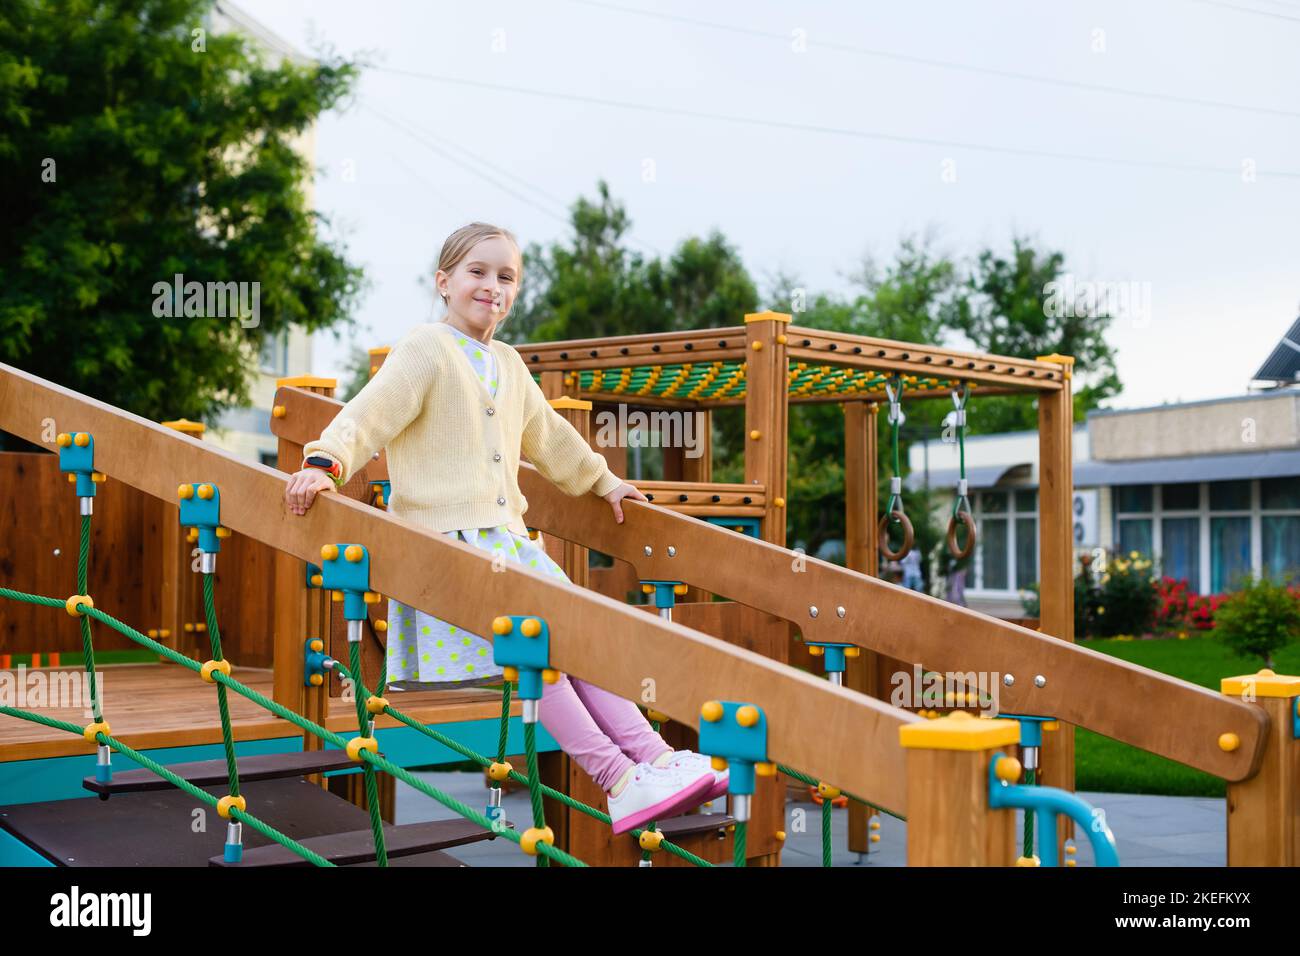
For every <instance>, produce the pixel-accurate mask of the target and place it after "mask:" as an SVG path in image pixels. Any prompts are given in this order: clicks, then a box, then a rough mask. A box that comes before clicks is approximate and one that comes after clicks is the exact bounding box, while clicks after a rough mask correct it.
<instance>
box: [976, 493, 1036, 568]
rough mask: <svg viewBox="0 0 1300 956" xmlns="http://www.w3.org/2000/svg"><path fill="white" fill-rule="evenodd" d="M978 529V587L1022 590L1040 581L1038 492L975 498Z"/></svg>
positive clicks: (983, 495)
mask: <svg viewBox="0 0 1300 956" xmlns="http://www.w3.org/2000/svg"><path fill="white" fill-rule="evenodd" d="M974 504H975V523H976V527H977V528H978V529H979V535H978V537H977V543H976V549H975V568H974V570H975V585H974V587H975V588H976V589H978V590H983V591H1017V590H1023V589H1025V588H1027V587H1029V586H1030V585H1032V584H1034V583H1036V582H1037V581H1038V492H1037V491H1035V490H1034V489H1020V490H1017V491H1015V492H1009V491H984V492H980V493H979V494H978V495H975V496H974Z"/></svg>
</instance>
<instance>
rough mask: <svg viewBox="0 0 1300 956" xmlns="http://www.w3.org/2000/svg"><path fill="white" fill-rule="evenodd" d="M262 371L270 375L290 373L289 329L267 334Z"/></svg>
mask: <svg viewBox="0 0 1300 956" xmlns="http://www.w3.org/2000/svg"><path fill="white" fill-rule="evenodd" d="M261 366H262V371H263V372H265V373H266V374H268V375H278V376H281V377H283V376H285V375H288V374H289V331H288V330H287V329H286V330H285V331H283V332H280V333H279V334H277V335H270V336H267V337H266V338H265V339H264V340H263V342H262V357H261Z"/></svg>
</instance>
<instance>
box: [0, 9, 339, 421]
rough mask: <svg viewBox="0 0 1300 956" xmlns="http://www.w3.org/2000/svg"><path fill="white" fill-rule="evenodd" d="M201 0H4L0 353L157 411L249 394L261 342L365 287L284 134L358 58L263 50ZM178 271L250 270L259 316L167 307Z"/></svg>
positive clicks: (201, 413)
mask: <svg viewBox="0 0 1300 956" xmlns="http://www.w3.org/2000/svg"><path fill="white" fill-rule="evenodd" d="M211 9H212V0H111V2H110V0H11V2H9V3H6V4H4V5H3V6H0V111H3V117H4V121H3V123H2V124H0V178H2V179H3V181H4V183H5V186H6V190H5V192H6V197H5V202H4V203H3V204H0V208H2V209H3V211H2V212H0V222H3V227H2V228H0V360H3V361H5V362H9V363H12V364H14V365H18V366H20V367H22V368H24V369H26V370H29V371H31V372H33V373H35V374H37V375H40V376H42V377H44V378H48V379H52V380H54V381H56V382H58V383H60V384H62V385H65V386H68V387H70V388H74V389H76V390H78V391H81V392H85V393H87V394H90V395H92V396H94V397H96V398H98V399H101V400H104V401H106V402H109V403H111V404H113V405H117V406H120V407H122V408H125V409H128V410H130V411H132V412H135V413H137V414H140V415H143V416H146V417H148V418H153V419H161V418H175V417H179V416H185V417H188V418H192V419H211V418H213V417H214V416H215V415H216V414H218V413H220V412H221V411H223V410H224V409H226V408H229V407H232V406H238V405H242V404H246V403H247V401H248V382H247V377H248V372H249V371H251V369H252V368H253V367H254V363H255V361H256V357H257V355H258V353H259V351H260V349H261V346H262V344H263V342H264V340H266V339H268V338H269V337H273V336H276V335H277V334H279V333H280V332H282V331H283V330H284V329H286V328H287V327H288V326H291V325H296V326H299V327H302V328H304V329H307V330H316V329H326V328H331V327H334V326H336V325H337V324H339V323H344V324H347V323H349V322H350V321H351V320H350V318H349V312H350V309H351V307H352V306H353V305H354V302H355V298H356V296H357V295H358V294H359V291H360V286H361V273H360V270H359V269H357V268H356V267H354V266H352V265H350V264H349V263H348V262H347V260H346V259H345V257H344V251H343V249H342V246H341V244H339V243H338V242H337V240H333V241H332V240H330V239H328V238H325V237H323V236H322V235H321V231H322V230H321V227H322V220H321V217H320V216H318V215H317V214H316V213H315V212H313V211H312V210H311V209H310V208H309V207H308V205H307V201H306V197H305V194H304V189H303V186H304V183H305V182H307V181H308V180H309V179H310V177H311V174H312V170H311V169H310V168H309V166H308V164H307V162H306V161H305V160H304V159H303V158H302V157H301V156H300V155H299V154H298V153H297V152H296V151H295V150H294V145H293V144H294V140H295V138H296V137H298V136H299V135H300V134H302V133H303V132H304V131H306V130H307V129H308V128H309V127H310V126H311V125H312V123H313V122H314V121H315V119H316V118H317V117H318V116H319V115H320V114H321V113H322V112H324V111H326V110H329V109H331V108H332V107H333V106H334V105H335V104H336V103H338V101H339V100H340V98H341V97H343V96H344V95H345V94H346V93H347V92H348V90H349V88H350V86H351V84H352V82H353V79H354V77H355V73H356V71H355V68H354V66H353V65H351V64H349V63H346V62H343V61H340V60H336V59H327V60H325V61H322V62H319V63H312V64H310V65H299V64H297V63H294V62H290V61H284V62H280V63H270V62H266V61H264V60H263V59H262V58H261V56H260V54H259V53H258V52H257V51H256V50H255V49H254V48H253V47H252V46H251V45H250V43H249V42H248V41H246V40H245V39H244V38H242V37H240V36H238V35H233V34H224V35H214V34H212V33H211V32H210V31H208V27H209V26H210V23H209V21H208V20H207V16H208V14H209V13H210V11H211ZM196 31H204V32H196ZM178 273H179V274H182V275H183V276H184V280H185V281H186V282H192V281H197V282H201V283H204V284H205V285H206V283H209V282H212V283H228V282H233V283H247V284H248V285H246V286H245V287H244V290H245V293H246V298H245V306H246V307H247V306H251V304H252V303H253V302H254V301H256V302H257V306H258V308H257V312H256V319H257V324H256V325H255V326H254V325H253V318H254V316H253V315H250V314H247V313H246V314H245V315H244V316H242V317H241V316H239V315H233V316H232V315H229V314H227V315H226V316H224V317H221V316H216V315H213V314H211V313H212V312H214V311H216V310H215V309H212V308H211V306H212V305H214V304H215V300H214V301H213V302H209V301H207V297H206V295H205V296H204V302H203V304H202V305H199V304H198V302H195V303H193V304H192V307H191V309H189V310H188V311H201V312H203V313H204V314H200V315H194V314H190V315H187V314H185V312H186V311H187V309H186V308H185V307H184V303H183V302H182V303H176V304H175V310H174V311H179V313H180V314H173V315H172V316H171V317H165V316H159V315H158V314H157V312H158V311H162V309H163V307H164V304H166V305H170V304H171V303H170V301H169V300H170V296H168V295H167V294H165V293H162V294H161V297H160V292H159V291H157V290H156V289H155V286H156V285H158V284H159V283H166V284H171V283H172V282H173V277H174V276H175V275H176V274H178ZM255 282H256V283H258V287H257V298H256V299H254V298H253V294H254V293H253V287H252V283H255ZM223 304H224V303H223ZM232 305H233V303H232ZM232 311H233V310H232ZM249 311H250V312H251V311H252V310H251V309H250V310H249ZM246 326H247V327H246Z"/></svg>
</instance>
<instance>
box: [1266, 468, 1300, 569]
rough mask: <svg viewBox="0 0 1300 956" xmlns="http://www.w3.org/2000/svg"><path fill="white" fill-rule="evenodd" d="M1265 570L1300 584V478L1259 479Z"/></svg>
mask: <svg viewBox="0 0 1300 956" xmlns="http://www.w3.org/2000/svg"><path fill="white" fill-rule="evenodd" d="M1259 509H1260V532H1261V534H1260V537H1261V539H1262V541H1261V543H1262V554H1261V555H1260V558H1261V564H1262V571H1263V573H1264V574H1266V575H1267V576H1268V577H1270V578H1272V579H1273V580H1275V581H1284V582H1286V583H1287V584H1300V480H1298V479H1296V478H1265V479H1262V480H1261V481H1260V483H1259Z"/></svg>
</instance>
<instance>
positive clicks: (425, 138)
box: [362, 104, 663, 256]
mask: <svg viewBox="0 0 1300 956" xmlns="http://www.w3.org/2000/svg"><path fill="white" fill-rule="evenodd" d="M362 108H363V109H365V110H366V111H367V112H369V113H372V114H374V116H375V117H376V118H377V119H380V120H382V121H383V122H385V123H387V124H388V125H389V126H392V127H393V128H394V129H396V130H398V131H399V132H402V133H405V134H406V135H407V136H409V137H411V138H412V139H414V140H415V141H416V142H418V143H420V145H422V146H424V147H425V148H426V149H429V150H432V151H433V152H435V153H437V154H438V155H439V156H442V157H443V158H444V159H446V160H448V161H449V162H452V163H454V164H455V165H457V166H459V167H460V168H462V169H465V170H467V171H469V172H470V173H472V174H473V175H475V176H478V177H479V178H480V179H482V180H484V181H485V182H487V183H490V184H491V185H493V186H496V187H497V188H498V189H500V190H502V191H504V192H506V193H508V194H510V195H511V196H513V197H514V198H516V199H518V200H519V201H520V202H523V203H526V204H527V205H529V206H532V207H533V208H534V209H536V210H538V211H539V212H541V213H543V214H544V215H546V216H549V217H550V218H551V219H554V220H556V221H557V222H561V223H563V224H564V225H565V226H569V227H572V226H573V222H572V220H571V219H570V218H569V217H568V216H567V215H564V214H560V213H556V212H553V211H552V210H550V209H548V208H546V207H545V206H543V205H542V204H541V203H539V202H537V201H535V200H534V199H532V198H530V197H529V196H526V195H524V194H523V193H521V192H518V191H517V190H515V189H512V188H511V187H510V186H507V185H504V184H502V183H500V182H498V181H497V180H495V179H493V178H492V177H491V176H489V175H487V174H486V173H484V172H483V171H482V170H480V169H477V168H475V167H474V166H473V165H471V164H469V163H466V162H464V161H463V160H460V159H458V158H456V157H455V156H453V155H451V154H450V153H449V152H448V151H447V149H446V148H444V147H443V146H439V145H438V144H437V143H436V142H435V141H433V140H434V139H435V138H434V137H433V136H432V134H430V133H427V132H423V134H422V131H421V130H419V128H418V127H415V126H414V125H413V124H411V123H409V122H404V121H399V120H396V119H393V118H392V117H389V116H387V115H385V114H384V113H382V112H381V111H379V110H377V109H375V108H374V107H373V106H370V105H369V104H365V105H363V107H362ZM448 145H450V144H448ZM455 148H457V149H460V150H461V151H462V152H464V153H466V154H468V155H469V156H471V157H472V158H473V159H474V160H475V162H479V163H482V164H483V165H485V166H489V167H491V168H494V169H500V167H498V166H496V165H495V164H494V163H490V162H488V161H487V160H485V159H483V158H482V157H480V156H477V155H475V154H474V153H472V152H470V151H469V150H467V149H465V148H464V147H463V146H456V147H455ZM501 172H502V174H503V175H505V176H509V177H510V178H512V179H515V180H516V181H518V182H520V183H523V184H524V185H525V186H527V187H528V188H529V189H533V190H535V191H536V192H538V193H540V194H541V195H543V196H545V197H546V198H548V199H550V200H551V201H552V202H556V203H560V205H563V203H562V202H561V200H558V199H555V198H554V197H552V196H551V195H550V194H549V193H548V192H546V191H545V190H543V189H542V188H541V187H539V186H534V185H532V184H531V183H528V182H527V181H526V180H523V179H520V178H519V177H518V176H515V175H514V174H512V173H509V172H506V171H504V170H501ZM440 198H441V197H440ZM627 238H628V241H630V242H632V243H635V244H636V245H638V246H641V247H642V248H643V249H645V250H647V251H649V252H652V253H654V254H655V255H656V256H662V255H663V252H662V250H660V249H659V248H658V247H657V246H654V245H652V244H650V243H648V242H646V241H645V240H643V239H640V238H638V237H637V236H636V235H634V234H632V233H630V232H629V233H628V234H627Z"/></svg>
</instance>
